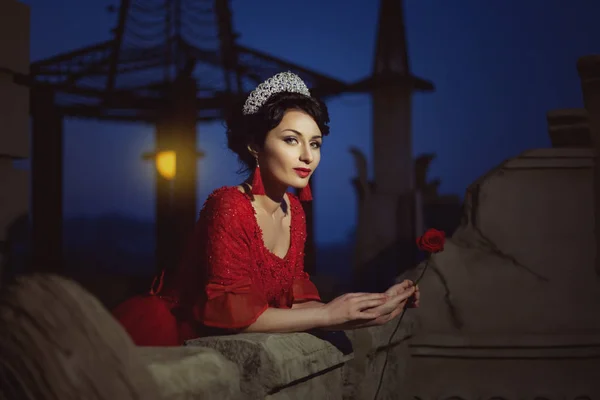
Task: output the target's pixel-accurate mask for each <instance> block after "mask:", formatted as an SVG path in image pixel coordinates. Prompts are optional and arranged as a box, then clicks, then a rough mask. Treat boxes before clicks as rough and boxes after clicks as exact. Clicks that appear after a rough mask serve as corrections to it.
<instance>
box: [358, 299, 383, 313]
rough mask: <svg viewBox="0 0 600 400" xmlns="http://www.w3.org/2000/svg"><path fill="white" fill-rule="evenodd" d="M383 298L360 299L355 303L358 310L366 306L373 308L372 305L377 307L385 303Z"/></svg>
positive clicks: (366, 307)
mask: <svg viewBox="0 0 600 400" xmlns="http://www.w3.org/2000/svg"><path fill="white" fill-rule="evenodd" d="M385 302H386V301H385V300H382V299H372V300H362V301H361V302H359V303H357V304H356V305H357V307H358V310H359V311H362V310H366V309H368V308H374V307H379V306H382V305H384V304H385ZM373 311H375V310H373Z"/></svg>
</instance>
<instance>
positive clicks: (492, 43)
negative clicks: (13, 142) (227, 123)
mask: <svg viewBox="0 0 600 400" xmlns="http://www.w3.org/2000/svg"><path fill="white" fill-rule="evenodd" d="M25 3H27V4H29V5H30V6H31V56H32V60H39V59H42V58H45V57H48V56H51V55H54V54H56V53H59V52H67V51H70V50H73V49H75V48H78V47H82V46H86V45H89V44H92V43H95V42H98V41H103V40H106V39H108V38H109V37H110V36H109V30H110V29H111V28H112V27H113V26H114V25H115V23H116V17H115V15H114V14H108V13H107V12H106V11H105V7H106V6H107V5H109V4H111V3H109V2H107V1H98V0H86V1H81V0H60V1H59V0H57V1H52V2H49V1H46V0H28V1H25ZM378 3H379V2H378V1H374V0H343V1H342V0H327V1H323V0H304V1H303V2H292V1H281V0H254V1H242V0H234V1H233V2H232V7H233V12H234V24H235V28H236V30H237V31H238V32H240V33H241V34H242V37H241V43H243V44H245V45H248V46H251V47H254V48H257V49H260V50H262V51H266V52H268V53H271V54H274V55H276V56H278V57H281V58H283V59H287V60H289V61H292V62H295V63H298V64H300V65H303V66H307V67H310V68H312V69H315V70H317V71H320V72H323V73H325V74H328V75H331V76H335V77H337V78H340V79H342V80H346V81H353V80H358V79H361V78H363V77H365V76H366V75H368V74H369V73H370V71H371V67H372V59H373V53H374V45H375V32H376V22H377V12H378V6H379V4H378ZM113 4H115V5H116V4H117V1H114V2H113ZM300 4H302V5H301V6H300ZM405 4H406V24H407V33H408V41H409V54H410V64H411V68H412V71H413V72H414V73H415V74H417V75H419V76H421V77H424V78H427V79H430V80H432V81H433V82H434V83H435V85H436V88H437V90H436V92H435V93H433V94H420V95H417V96H416V97H415V107H414V129H413V136H414V152H415V154H416V155H418V154H420V153H424V152H435V153H437V154H438V158H437V160H436V161H435V162H434V164H433V166H432V176H438V177H440V178H441V179H442V191H443V192H446V193H457V194H460V195H461V196H462V195H463V193H464V191H465V188H466V187H467V186H468V185H469V184H470V183H471V182H472V181H473V180H475V179H476V178H477V177H478V176H480V175H482V174H484V173H485V172H486V171H487V170H488V169H489V168H491V167H493V166H494V165H496V164H498V163H499V162H501V161H502V160H504V159H506V158H509V157H512V156H514V155H516V154H518V153H520V152H522V151H524V150H527V149H530V148H536V147H546V146H549V139H548V135H547V130H546V120H545V114H546V112H547V111H548V110H550V109H554V108H568V107H580V106H581V104H582V101H581V95H580V89H579V80H578V77H577V71H576V68H575V62H576V60H577V58H578V57H579V56H582V55H585V54H589V53H600V32H599V30H598V28H597V26H598V25H597V18H598V15H600V2H598V1H596V0H561V1H559V0H525V1H523V0H496V1H491V0H487V1H482V0H455V1H448V0H406V1H405ZM328 104H329V105H330V109H331V114H332V115H331V117H332V123H331V127H332V134H331V136H330V137H329V138H327V140H326V142H325V146H324V148H323V161H322V163H321V167H320V171H319V181H318V185H317V191H318V206H317V240H318V242H320V243H329V242H339V241H342V240H345V239H346V237H347V236H348V234H349V232H350V231H351V230H352V228H353V226H354V218H355V217H354V215H355V206H356V200H355V195H354V192H353V189H352V187H351V184H350V179H351V178H352V177H353V176H354V173H355V171H354V165H353V162H352V158H351V157H350V154H349V153H348V149H349V147H350V146H358V147H360V148H363V149H364V150H365V151H366V153H367V154H368V156H369V159H370V158H372V154H371V150H370V137H369V135H370V124H371V120H370V118H371V110H370V99H369V97H368V96H366V95H352V96H344V97H341V98H338V99H335V100H332V101H330V102H329V103H328ZM198 133H199V141H200V146H201V148H202V150H204V151H206V153H207V157H206V158H205V159H203V160H202V161H200V162H199V163H198V170H199V201H200V202H202V201H204V199H205V197H206V196H207V194H208V193H209V192H210V191H212V190H213V189H214V188H216V187H219V186H222V185H233V184H236V183H238V181H239V180H240V177H239V176H237V175H236V174H235V171H236V169H237V164H236V162H235V159H234V157H233V156H232V155H231V154H230V153H229V152H228V150H227V149H226V147H225V141H224V139H225V138H224V130H223V128H222V126H221V124H220V123H215V124H209V125H200V126H199V127H198ZM65 136H66V143H65V205H64V206H65V212H66V214H67V215H68V216H73V215H99V214H103V213H108V212H119V213H123V214H127V215H130V216H134V217H139V218H143V219H152V218H153V211H154V198H153V178H152V177H153V173H154V169H153V166H152V165H150V164H148V163H147V162H144V161H142V160H141V158H140V156H141V154H142V153H143V152H145V151H151V150H153V145H154V143H153V128H152V127H151V126H147V125H142V124H107V123H98V122H93V121H83V120H69V121H68V122H67V123H66V129H65Z"/></svg>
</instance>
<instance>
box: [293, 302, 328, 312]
mask: <svg viewBox="0 0 600 400" xmlns="http://www.w3.org/2000/svg"><path fill="white" fill-rule="evenodd" d="M324 305H325V303H321V302H320V301H315V300H310V301H304V302H301V303H294V304H292V310H296V309H300V308H314V307H322V306H324Z"/></svg>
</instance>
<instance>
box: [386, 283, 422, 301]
mask: <svg viewBox="0 0 600 400" xmlns="http://www.w3.org/2000/svg"><path fill="white" fill-rule="evenodd" d="M410 287H414V289H415V292H414V294H413V295H412V296H411V297H410V298H409V299H408V301H407V303H406V307H408V308H417V307H419V305H420V302H419V300H420V299H421V292H420V291H419V285H415V284H414V282H413V281H410V280H408V279H405V280H404V281H402V282H401V283H398V284H396V285H394V286H392V287H391V288H389V289H388V290H386V292H385V294H387V295H388V296H390V297H392V296H394V295H397V294H400V293H401V292H403V291H404V290H406V289H408V288H410Z"/></svg>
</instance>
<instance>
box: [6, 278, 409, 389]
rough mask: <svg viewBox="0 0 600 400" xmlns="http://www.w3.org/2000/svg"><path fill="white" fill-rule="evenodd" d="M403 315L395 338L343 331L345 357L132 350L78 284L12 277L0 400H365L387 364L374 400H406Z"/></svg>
mask: <svg viewBox="0 0 600 400" xmlns="http://www.w3.org/2000/svg"><path fill="white" fill-rule="evenodd" d="M410 311H414V310H410ZM410 311H409V314H407V315H406V316H405V318H404V319H403V320H402V323H401V325H400V326H399V329H398V330H397V331H395V328H396V326H397V323H398V320H395V321H392V322H390V323H389V324H387V325H386V326H383V327H376V328H367V329H361V330H355V331H348V332H346V333H347V335H348V338H349V339H350V342H351V343H352V347H353V349H354V351H353V352H350V351H346V350H347V349H345V348H344V346H341V345H340V343H343V341H339V340H337V339H336V340H322V339H320V338H318V337H316V336H314V335H311V334H308V333H293V334H239V335H230V336H216V337H206V338H200V339H195V340H192V341H189V342H188V343H187V345H186V346H183V347H162V348H153V347H135V346H134V345H133V343H132V342H131V340H130V339H129V337H128V336H127V334H126V333H125V332H124V331H123V329H122V328H121V326H120V325H119V324H118V323H117V321H115V320H114V319H113V318H112V316H111V315H110V314H109V313H108V312H107V310H106V309H105V308H104V307H103V306H102V305H101V304H100V302H99V301H98V300H97V299H96V298H95V297H93V296H92V295H90V294H89V293H88V292H86V291H85V290H84V289H83V288H82V287H81V286H79V285H78V284H76V283H74V282H72V281H69V280H66V279H64V278H60V277H56V276H53V275H30V276H20V277H18V278H17V280H16V282H15V283H13V284H11V285H9V286H8V287H7V288H5V290H4V291H3V293H2V295H0V357H1V358H2V361H3V362H2V363H0V398H22V399H24V400H28V399H36V400H39V399H45V398H47V399H54V398H61V399H62V398H65V399H67V398H69V399H70V398H90V399H92V398H93V399H98V400H109V399H110V400H113V399H116V398H118V399H120V400H127V399H132V400H133V399H139V398H143V399H148V400H151V399H162V400H184V399H186V400H188V399H218V400H228V399H236V400H237V399H239V400H246V399H282V400H283V399H299V400H304V399H315V400H325V399H365V400H371V399H374V398H375V393H376V392H377V388H378V385H379V378H380V377H381V376H382V373H381V372H382V368H383V365H384V363H385V359H386V357H388V362H387V366H386V368H385V373H384V374H383V380H382V385H381V390H380V391H379V394H378V397H377V398H378V399H380V400H381V399H407V400H408V399H412V396H410V395H409V393H408V392H407V390H406V385H407V382H406V381H405V379H404V377H405V375H406V373H405V372H406V370H407V363H408V361H409V348H408V343H407V338H408V337H409V336H410V334H411V332H412V326H413V321H414V320H413V315H412V313H411V312H410ZM392 335H393V337H392ZM334 336H335V337H338V338H339V335H334ZM7 393H8V394H10V395H7ZM39 393H43V395H40V394H39ZM3 395H4V397H3ZM11 396H12V397H11ZM53 396H54V397H53ZM78 396H79V397H78ZM149 396H150V397H149Z"/></svg>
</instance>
